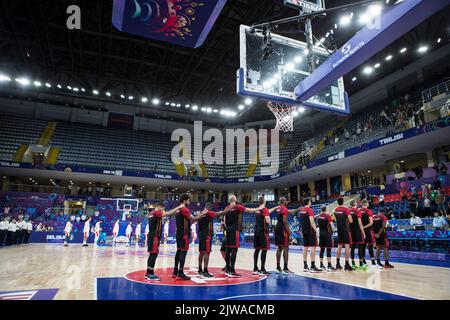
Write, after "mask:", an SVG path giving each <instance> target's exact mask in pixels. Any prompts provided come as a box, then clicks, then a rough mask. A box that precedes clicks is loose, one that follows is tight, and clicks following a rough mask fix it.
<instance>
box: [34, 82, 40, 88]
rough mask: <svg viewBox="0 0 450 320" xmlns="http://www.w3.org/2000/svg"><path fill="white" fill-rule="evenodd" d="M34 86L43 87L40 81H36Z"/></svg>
mask: <svg viewBox="0 0 450 320" xmlns="http://www.w3.org/2000/svg"><path fill="white" fill-rule="evenodd" d="M33 84H34V86H35V87H41V86H42V83H41V82H40V81H35V82H33Z"/></svg>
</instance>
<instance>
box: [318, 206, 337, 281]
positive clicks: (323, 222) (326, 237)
mask: <svg viewBox="0 0 450 320" xmlns="http://www.w3.org/2000/svg"><path fill="white" fill-rule="evenodd" d="M320 211H321V214H319V216H318V217H317V224H318V225H319V246H320V269H322V270H326V271H328V272H330V271H336V269H335V268H334V267H333V266H332V265H331V249H332V248H333V229H334V226H333V218H332V217H331V215H330V214H328V213H327V212H326V211H327V207H326V206H321V207H320ZM325 249H326V250H327V262H328V266H327V267H326V268H325V266H324V264H323V255H324V253H325Z"/></svg>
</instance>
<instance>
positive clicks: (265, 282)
mask: <svg viewBox="0 0 450 320" xmlns="http://www.w3.org/2000/svg"><path fill="white" fill-rule="evenodd" d="M1 254H2V260H1V261H0V268H1V269H2V270H10V272H2V275H1V276H0V288H1V289H2V292H1V293H0V296H1V297H2V298H3V299H5V298H7V297H8V296H11V295H15V294H17V292H22V295H24V294H25V293H29V292H33V291H36V293H37V292H41V293H39V294H40V295H39V296H36V298H39V299H56V300H90V299H92V300H147V299H150V300H203V299H208V300H311V299H313V300H365V299H368V300H378V299H380V300H407V299H408V300H409V299H426V300H438V299H446V300H447V299H450V291H449V290H448V283H449V282H450V268H448V267H435V266H426V265H418V264H412V263H398V262H395V260H394V262H393V263H394V265H395V269H392V270H384V269H381V270H380V269H374V270H370V271H354V272H351V273H349V272H345V271H339V272H328V273H327V272H322V273H320V274H310V273H308V274H304V273H303V272H302V269H301V267H300V266H302V265H303V262H302V258H301V254H300V253H299V250H298V248H297V249H296V248H294V249H293V250H292V252H291V254H290V263H289V266H290V268H291V270H292V271H294V272H295V275H282V274H276V273H274V269H275V268H274V266H275V252H274V251H273V250H272V251H270V252H269V253H268V258H267V265H268V268H267V269H268V271H269V272H271V274H270V275H269V276H267V277H260V276H253V275H252V272H251V270H252V269H253V265H252V263H251V261H252V258H253V250H252V249H241V250H240V251H239V254H238V260H237V262H236V267H237V270H238V271H239V272H240V273H241V274H242V275H243V277H242V278H240V279H229V278H227V277H225V275H224V272H223V271H222V268H223V266H224V262H223V260H222V257H221V256H220V253H219V247H218V246H214V248H213V252H212V255H211V260H210V272H212V273H213V274H214V275H215V276H216V277H215V278H213V279H204V278H203V277H201V276H198V275H196V273H197V269H196V266H197V260H198V245H197V246H195V247H194V249H191V250H190V251H189V254H188V256H187V261H186V273H187V274H188V275H190V276H192V279H191V280H190V281H185V282H183V281H181V280H174V279H172V278H171V273H172V268H173V266H172V264H173V259H174V255H175V246H174V245H161V253H160V256H159V258H158V262H157V265H156V274H158V275H159V276H160V277H161V282H158V283H149V282H148V281H146V280H145V279H144V273H145V266H146V262H147V257H148V254H147V251H146V249H145V248H143V247H139V248H137V247H134V246H132V247H125V246H124V245H123V246H121V245H117V246H115V247H112V246H102V247H94V246H92V245H91V246H89V247H81V245H71V246H70V247H62V246H61V245H58V244H55V245H52V244H48V245H43V244H31V245H28V246H24V247H21V248H9V249H3V250H2V253H1ZM333 263H334V258H333ZM13 270H20V276H15V274H14V271H13ZM418 275H420V290H418V281H419V280H418ZM43 290H44V291H45V290H48V293H47V296H46V295H44V293H46V292H42V291H43ZM52 290H53V291H52ZM30 299H32V298H30Z"/></svg>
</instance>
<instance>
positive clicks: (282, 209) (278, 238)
mask: <svg viewBox="0 0 450 320" xmlns="http://www.w3.org/2000/svg"><path fill="white" fill-rule="evenodd" d="M279 203H280V205H279V206H278V207H275V208H272V209H270V210H269V213H272V211H276V214H277V224H276V226H275V245H276V246H277V247H278V249H277V273H286V274H292V273H293V272H292V271H290V270H289V268H288V262H289V239H290V237H291V231H290V229H289V222H288V216H289V213H290V211H289V210H288V208H287V207H286V204H287V200H286V198H285V197H281V198H280V202H279ZM296 211H297V210H292V212H296ZM281 255H283V260H284V267H283V270H281Z"/></svg>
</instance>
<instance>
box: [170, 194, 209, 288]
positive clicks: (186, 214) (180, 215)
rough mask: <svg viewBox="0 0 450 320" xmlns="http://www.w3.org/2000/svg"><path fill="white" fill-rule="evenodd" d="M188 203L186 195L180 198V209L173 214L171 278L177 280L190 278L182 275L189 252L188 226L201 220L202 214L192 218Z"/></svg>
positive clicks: (188, 199)
mask: <svg viewBox="0 0 450 320" xmlns="http://www.w3.org/2000/svg"><path fill="white" fill-rule="evenodd" d="M189 203H190V197H189V195H188V194H182V195H181V196H180V204H181V205H182V207H181V208H180V209H178V210H177V211H176V213H175V219H176V223H177V235H176V238H177V253H176V255H175V266H174V268H173V273H172V278H177V279H179V280H190V279H191V278H190V277H188V276H186V275H185V274H184V271H183V269H184V263H185V262H186V255H187V252H188V251H189V235H190V224H191V222H196V221H198V220H199V219H201V218H202V216H203V215H202V214H199V215H198V216H196V217H194V216H193V215H192V213H191V211H190V210H189V209H188V208H187V206H188V205H189Z"/></svg>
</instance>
